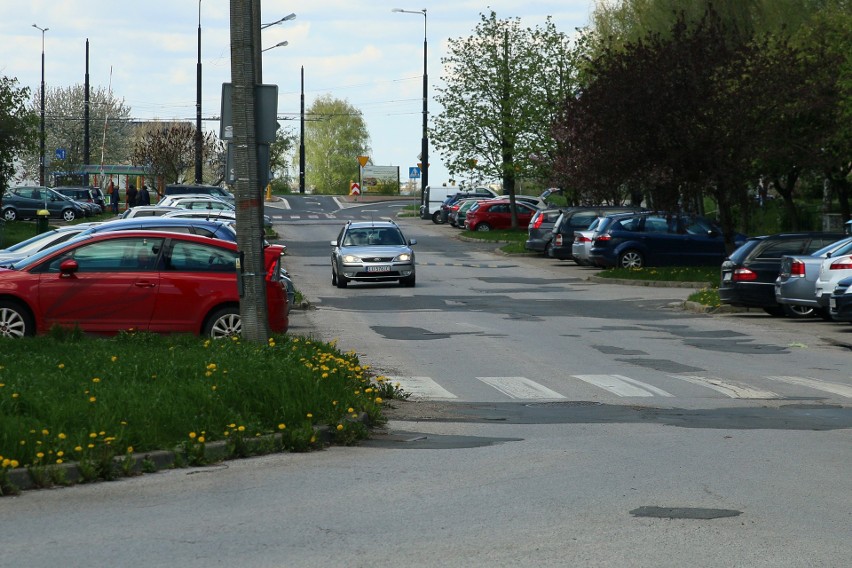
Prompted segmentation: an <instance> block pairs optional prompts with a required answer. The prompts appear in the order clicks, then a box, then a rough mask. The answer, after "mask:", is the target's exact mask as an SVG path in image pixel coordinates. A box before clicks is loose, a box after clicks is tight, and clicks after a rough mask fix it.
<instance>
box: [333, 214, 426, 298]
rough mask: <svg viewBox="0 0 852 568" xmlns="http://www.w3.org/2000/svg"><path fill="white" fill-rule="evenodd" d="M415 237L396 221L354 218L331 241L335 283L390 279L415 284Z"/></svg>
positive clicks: (343, 286)
mask: <svg viewBox="0 0 852 568" xmlns="http://www.w3.org/2000/svg"><path fill="white" fill-rule="evenodd" d="M416 243H417V241H416V240H414V239H411V240H408V239H406V238H405V236H404V235H403V234H402V231H401V230H400V229H399V227H398V226H397V224H396V223H394V222H393V221H363V222H353V221H350V222H348V223H346V225H345V226H344V227H343V228H342V229H341V230H340V233H339V234H338V235H337V239H336V240H333V241H331V246H332V250H331V283H332V284H333V285H335V286H337V287H338V288H346V285H347V284H348V283H349V282H389V281H394V280H398V281H399V283H400V285H402V286H414V284H415V269H414V251H413V250H411V246H412V245H414V244H416Z"/></svg>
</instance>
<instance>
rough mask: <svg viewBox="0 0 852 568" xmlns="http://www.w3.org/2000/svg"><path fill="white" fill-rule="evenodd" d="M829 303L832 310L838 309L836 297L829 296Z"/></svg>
mask: <svg viewBox="0 0 852 568" xmlns="http://www.w3.org/2000/svg"><path fill="white" fill-rule="evenodd" d="M828 305H829V308H830V309H831V311H832V312H836V311H837V300H835V299H834V298H829V300H828Z"/></svg>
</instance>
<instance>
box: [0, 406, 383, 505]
mask: <svg viewBox="0 0 852 568" xmlns="http://www.w3.org/2000/svg"><path fill="white" fill-rule="evenodd" d="M345 421H347V422H352V423H361V424H364V425H365V426H367V428H370V427H371V426H372V424H371V423H370V419H369V416H367V414H366V413H364V412H362V413H360V414H359V416H358V418H345ZM314 435H315V436H316V442H315V443H316V449H323V448H325V447H328V446H331V445H332V442H333V440H334V436H333V431H332V429H331V427H329V426H325V425H321V426H316V427H315V428H314ZM281 438H282V435H281V434H279V433H275V434H269V435H267V436H260V437H258V438H246V439H244V440H243V443H244V444H245V446H246V447H247V448H249V449H253V448H260V449H261V450H262V449H264V448H268V447H269V444H272V446H273V447H275V448H279V447H280V442H281ZM269 453H289V452H287V451H282V450H278V451H273V452H269V451H258V452H257V454H252V456H254V455H266V454H269ZM128 459H129V462H128V463H126V464H125V460H128ZM231 459H241V456H231V455H229V451H228V441H227V440H217V441H215V442H210V443H205V444H204V448H203V461H204V463H203V464H202V465H198V466H194V465H189V460H190V458H189V456H187V453H186V451H184V450H183V449H182V448H175V449H174V450H155V451H150V452H144V453H139V454H132V455H130V456H129V457H127V456H116V457H114V458H113V460H112V471H111V472H110V473H111V477H110V478H109V479H106V478H103V477H98V478H96V479H92V480H88V481H87V480H86V479H85V477H84V475H83V472H82V470H81V468H80V465H79V464H78V463H76V462H68V463H63V464H53V465H46V466H44V467H43V469H42V471H43V480H42V481H41V483H39V482H38V480H37V479H35V478H34V476H33V475H32V474H31V473H30V470H29V469H28V468H23V467H20V468H17V469H10V470H7V471H6V482H7V483H8V484H9V485H11V486H12V489H13V490H12V491H11V492H9V495H13V494H15V492H17V491H29V490H33V489H51V488H56V487H64V486H71V485H77V484H80V483H97V482H102V481H108V480H111V479H122V478H128V477H135V476H137V475H142V474H144V473H157V472H159V471H163V470H166V469H177V468H186V469H189V468H194V467H208V466H210V465H212V464H215V463H219V462H223V461H227V460H231ZM2 497H3V495H2V494H0V499H1V498H2Z"/></svg>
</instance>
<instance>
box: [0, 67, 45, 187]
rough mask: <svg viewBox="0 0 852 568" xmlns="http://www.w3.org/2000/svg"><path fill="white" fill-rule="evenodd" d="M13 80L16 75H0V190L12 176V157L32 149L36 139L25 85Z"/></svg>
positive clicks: (36, 130)
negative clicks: (22, 85) (20, 86)
mask: <svg viewBox="0 0 852 568" xmlns="http://www.w3.org/2000/svg"><path fill="white" fill-rule="evenodd" d="M17 84H18V80H17V79H14V78H10V77H5V76H4V77H0V191H2V190H3V189H5V188H6V187H8V186H9V182H11V181H12V179H13V178H14V174H15V162H16V160H17V159H18V158H19V156H21V155H22V154H25V153H27V152H28V151H32V150H33V149H35V148H36V142H37V140H38V125H39V117H38V115H36V114H35V113H34V112H32V111H31V110H29V109H28V108H27V105H26V103H27V99H28V98H29V89H27V88H26V87H24V88H18V87H17ZM36 153H38V152H37V150H36ZM37 169H38V166H36V170H37Z"/></svg>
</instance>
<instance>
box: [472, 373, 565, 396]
mask: <svg viewBox="0 0 852 568" xmlns="http://www.w3.org/2000/svg"><path fill="white" fill-rule="evenodd" d="M476 378H477V379H479V380H480V381H482V382H483V383H485V384H486V385H489V386H492V387H494V388H495V389H497V390H498V391H500V392H502V393H503V394H505V395H506V396H508V397H509V398H520V399H562V398H565V397H564V396H562V395H561V394H559V393H558V392H556V391H553V390H550V389H549V388H547V387H546V386H544V385H540V384H539V383H537V382H535V381H531V380H530V379H528V378H526V377H476Z"/></svg>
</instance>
